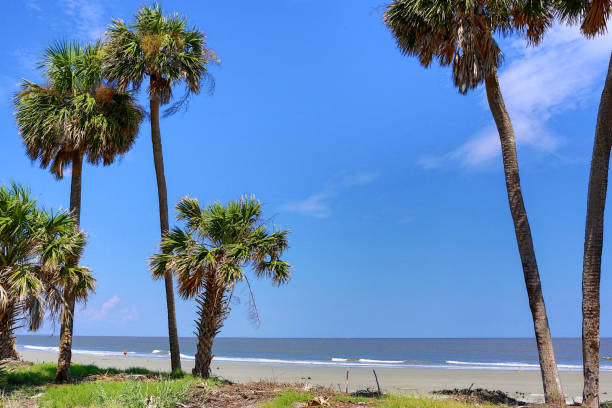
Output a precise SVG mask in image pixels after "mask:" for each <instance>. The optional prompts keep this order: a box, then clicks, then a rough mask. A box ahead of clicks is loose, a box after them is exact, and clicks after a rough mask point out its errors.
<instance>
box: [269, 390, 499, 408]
mask: <svg viewBox="0 0 612 408" xmlns="http://www.w3.org/2000/svg"><path fill="white" fill-rule="evenodd" d="M313 398H314V395H313V394H311V393H306V392H296V391H285V392H283V393H282V394H280V395H279V396H278V397H276V398H275V399H274V400H273V401H270V402H267V403H266V404H264V406H263V407H264V408H292V407H293V404H294V403H296V402H307V401H310V400H312V399H313ZM332 400H333V401H344V402H353V403H359V402H362V403H366V402H370V403H372V406H374V407H377V408H474V404H473V403H463V402H459V401H455V400H452V399H450V398H448V399H447V398H426V397H415V396H405V395H385V396H383V397H382V398H366V397H355V396H352V395H343V394H338V395H335V396H334V397H333V398H332ZM478 406H479V408H499V407H500V406H495V405H487V404H483V405H480V404H479V405H478Z"/></svg>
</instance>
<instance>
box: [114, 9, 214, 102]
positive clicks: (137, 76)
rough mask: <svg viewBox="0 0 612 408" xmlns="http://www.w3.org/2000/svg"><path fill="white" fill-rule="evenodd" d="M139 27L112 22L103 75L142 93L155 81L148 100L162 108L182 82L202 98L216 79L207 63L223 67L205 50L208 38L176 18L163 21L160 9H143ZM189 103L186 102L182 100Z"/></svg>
mask: <svg viewBox="0 0 612 408" xmlns="http://www.w3.org/2000/svg"><path fill="white" fill-rule="evenodd" d="M135 20H136V21H135V23H134V24H132V25H131V26H128V25H126V23H125V22H124V21H123V20H113V23H112V24H111V26H110V27H109V30H108V33H107V34H108V42H107V44H106V46H105V47H104V67H103V71H104V75H105V77H107V78H109V79H110V80H112V81H116V82H117V84H118V85H119V87H120V88H121V89H127V88H128V87H129V86H130V84H131V85H132V86H133V87H134V89H139V88H140V85H141V83H142V81H143V79H144V78H145V76H148V77H149V78H150V83H149V89H148V91H149V95H150V97H156V98H157V99H158V100H159V102H160V103H161V104H162V105H165V104H167V103H168V102H170V99H171V98H172V88H173V86H174V85H175V84H178V83H183V84H184V85H185V86H186V88H187V91H188V93H199V92H200V87H201V84H202V82H203V80H206V79H211V77H210V76H209V75H208V70H207V64H208V63H215V62H218V59H217V57H216V56H215V54H214V52H213V51H212V50H209V49H207V48H206V36H205V35H204V33H202V32H201V31H198V30H196V29H190V28H188V27H187V20H186V19H185V18H183V17H180V16H179V15H177V14H174V15H172V16H168V17H166V16H164V14H163V10H162V9H161V7H160V6H159V5H157V4H156V5H155V6H153V7H147V6H144V7H142V8H141V9H140V10H139V11H138V12H137V13H136V16H135ZM182 101H184V99H183V100H182Z"/></svg>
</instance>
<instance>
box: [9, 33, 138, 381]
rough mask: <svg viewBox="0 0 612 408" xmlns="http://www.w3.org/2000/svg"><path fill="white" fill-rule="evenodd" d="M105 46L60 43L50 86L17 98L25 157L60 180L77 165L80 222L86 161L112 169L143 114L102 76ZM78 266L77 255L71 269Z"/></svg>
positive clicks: (30, 87) (73, 204)
mask: <svg viewBox="0 0 612 408" xmlns="http://www.w3.org/2000/svg"><path fill="white" fill-rule="evenodd" d="M101 50H102V45H101V44H100V43H95V44H89V45H86V46H83V45H81V44H80V43H76V42H75V43H58V44H56V45H54V46H52V47H50V48H48V49H47V52H46V54H45V56H44V59H43V62H42V64H41V68H44V74H45V77H46V79H47V83H46V84H45V85H37V84H35V83H33V82H30V81H27V80H24V81H23V83H22V86H21V90H20V92H19V93H18V94H17V95H16V97H15V109H16V114H15V116H16V120H17V125H18V127H19V132H20V133H21V136H22V138H23V141H24V144H25V147H26V153H27V155H28V157H30V159H32V160H33V161H36V160H40V166H41V167H42V168H49V169H50V171H51V173H52V174H53V175H54V176H55V177H56V178H58V179H61V178H63V175H64V173H63V172H64V169H65V168H66V167H68V166H71V167H72V175H71V176H72V180H71V185H70V211H71V214H72V217H73V218H74V221H75V223H76V225H77V227H78V226H79V225H80V218H81V179H82V166H83V160H84V159H86V160H87V161H89V162H90V163H91V164H100V163H102V164H103V165H110V164H112V163H113V162H114V160H115V158H116V157H117V156H118V155H120V154H123V153H125V152H127V151H128V150H129V149H130V148H131V146H132V144H133V143H134V140H135V138H136V135H137V133H138V126H139V124H140V122H141V120H142V117H143V112H142V111H141V109H140V108H139V107H138V105H137V104H136V103H135V99H134V97H133V96H132V95H131V94H130V93H129V92H124V91H119V90H117V89H116V88H115V87H114V85H113V84H112V83H108V82H106V81H104V80H103V79H102V76H101V66H102V58H101ZM77 264H78V257H77V258H75V259H74V260H73V261H72V266H76V265H77ZM75 301H76V299H68V301H67V303H66V310H65V313H62V316H64V320H63V322H62V326H61V332H60V353H59V361H58V371H57V376H56V377H57V378H56V379H57V381H67V380H69V379H70V360H71V350H72V330H73V324H74V321H73V320H74V303H75Z"/></svg>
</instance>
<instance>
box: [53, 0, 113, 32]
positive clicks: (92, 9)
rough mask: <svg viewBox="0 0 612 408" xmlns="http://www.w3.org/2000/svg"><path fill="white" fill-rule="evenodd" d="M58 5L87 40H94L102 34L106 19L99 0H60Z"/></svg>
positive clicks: (75, 28)
mask: <svg viewBox="0 0 612 408" xmlns="http://www.w3.org/2000/svg"><path fill="white" fill-rule="evenodd" d="M59 7H60V9H61V10H63V11H64V13H65V14H66V15H67V16H68V18H69V20H70V22H71V24H72V25H73V27H74V30H76V31H77V33H78V34H79V35H81V36H83V37H86V38H87V39H89V40H96V39H98V38H101V37H102V36H103V35H104V31H105V27H106V24H107V21H106V18H105V13H104V6H103V3H102V2H101V1H96V0H60V1H59Z"/></svg>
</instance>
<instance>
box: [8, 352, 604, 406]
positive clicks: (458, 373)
mask: <svg viewBox="0 0 612 408" xmlns="http://www.w3.org/2000/svg"><path fill="white" fill-rule="evenodd" d="M20 354H21V356H22V358H23V359H24V360H26V361H31V362H33V363H41V362H56V361H57V354H55V353H46V352H36V351H21V352H20ZM72 361H73V362H74V363H79V364H95V365H97V366H98V367H102V368H129V367H143V368H147V369H149V370H154V371H169V370H170V361H169V360H165V359H148V358H130V357H102V356H96V355H87V354H74V355H73V356H72ZM193 364H194V363H193V361H191V360H183V362H182V365H183V370H185V371H187V372H189V371H191V369H192V367H193ZM213 373H214V375H215V376H218V377H221V378H224V379H228V380H231V381H234V382H239V383H246V382H250V381H259V380H267V381H274V382H283V383H307V384H311V385H321V386H327V387H332V388H334V389H338V387H340V388H341V389H342V390H344V387H345V378H346V368H343V367H319V366H290V365H273V364H246V363H227V362H213ZM376 373H377V374H378V378H379V381H380V384H381V387H382V388H383V389H384V390H385V391H391V392H404V393H418V394H425V393H428V392H431V391H434V390H440V389H448V388H455V387H457V388H464V387H469V386H470V385H472V384H473V388H487V389H496V390H501V391H504V392H506V393H508V394H509V395H511V396H515V397H518V398H519V399H522V400H524V401H528V402H539V401H542V400H543V395H542V385H541V378H540V372H539V371H535V370H534V371H518V370H475V369H469V370H464V369H433V368H432V369H429V368H427V369H423V368H377V369H376ZM349 378H350V381H349V390H350V391H355V390H357V389H365V388H375V387H376V382H375V380H374V376H373V373H372V369H371V368H362V367H357V368H355V367H351V368H350V376H349ZM561 379H562V381H563V386H564V392H565V394H566V395H567V396H568V397H575V396H578V395H581V393H582V372H578V371H562V372H561ZM600 381H601V384H600V388H601V398H602V401H607V400H611V399H612V372H602V373H601V377H600Z"/></svg>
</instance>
